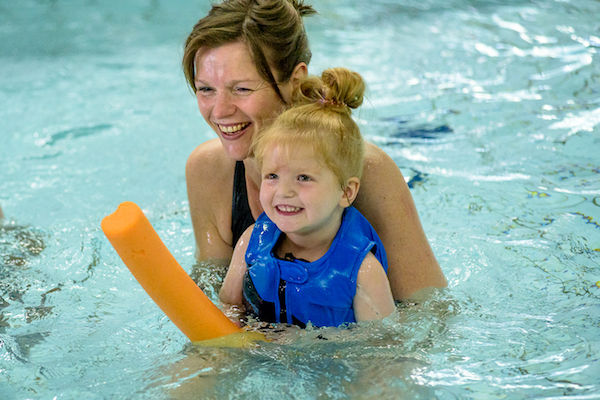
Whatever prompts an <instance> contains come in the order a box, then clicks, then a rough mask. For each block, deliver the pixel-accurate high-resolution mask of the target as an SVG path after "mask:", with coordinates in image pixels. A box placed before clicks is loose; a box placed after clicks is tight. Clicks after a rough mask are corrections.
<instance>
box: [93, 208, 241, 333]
mask: <svg viewBox="0 0 600 400" xmlns="http://www.w3.org/2000/svg"><path fill="white" fill-rule="evenodd" d="M101 227H102V230H103V231H104V234H105V235H106V237H107V238H108V240H109V241H110V243H111V244H112V245H113V247H114V248H115V250H116V251H117V253H118V254H119V256H120V257H121V259H122V260H123V262H124V263H125V265H127V267H128V268H129V270H130V271H131V273H132V274H133V276H134V277H135V279H137V281H138V282H139V283H140V284H141V285H142V287H143V288H144V289H145V290H146V292H148V294H149V295H150V297H151V298H152V300H154V302H155V303H156V304H157V305H158V306H159V307H160V308H161V309H162V310H163V311H164V313H165V314H166V315H167V317H169V319H170V320H171V321H173V323H174V324H175V325H177V327H178V328H179V329H180V330H181V331H182V332H183V333H184V334H185V335H186V336H187V337H188V338H189V339H190V340H191V341H192V342H196V341H201V340H207V339H214V338H218V337H221V336H225V335H229V334H232V333H236V332H241V329H240V328H238V327H237V326H236V325H235V324H234V323H233V322H231V321H230V320H229V319H228V318H227V317H226V316H225V314H223V312H221V310H219V308H217V306H215V305H214V304H213V302H212V301H210V299H209V298H208V297H207V296H206V295H205V294H204V292H202V290H201V289H200V288H199V287H198V286H197V285H196V283H195V282H194V281H193V280H192V278H190V277H189V275H188V274H187V273H186V272H185V271H184V269H183V268H182V267H181V266H180V265H179V263H178V262H177V261H176V260H175V258H174V257H173V255H172V254H171V253H170V252H169V250H168V249H167V247H166V246H165V245H164V243H163V242H162V241H161V240H160V237H158V234H157V233H156V231H155V230H154V228H152V225H151V224H150V221H148V219H147V218H146V216H145V215H144V213H143V212H142V210H141V209H140V208H139V207H138V206H137V204H135V203H132V202H124V203H121V205H119V207H118V208H117V210H116V211H115V212H114V213H113V214H111V215H109V216H107V217H105V218H104V219H103V220H102V223H101Z"/></svg>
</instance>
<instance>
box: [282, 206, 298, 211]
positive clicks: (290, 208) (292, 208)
mask: <svg viewBox="0 0 600 400" xmlns="http://www.w3.org/2000/svg"><path fill="white" fill-rule="evenodd" d="M277 208H279V210H280V211H283V212H296V211H299V210H300V209H299V208H298V207H292V206H278V207H277Z"/></svg>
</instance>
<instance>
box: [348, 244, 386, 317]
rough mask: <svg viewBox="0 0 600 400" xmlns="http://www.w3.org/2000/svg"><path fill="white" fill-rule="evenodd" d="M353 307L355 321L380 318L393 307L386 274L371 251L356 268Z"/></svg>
mask: <svg viewBox="0 0 600 400" xmlns="http://www.w3.org/2000/svg"><path fill="white" fill-rule="evenodd" d="M353 307H354V317H355V318H356V320H357V321H370V320H374V319H382V318H385V317H387V316H388V315H390V314H391V313H392V312H393V311H394V309H395V306H394V298H393V297H392V291H391V289H390V284H389V282H388V279H387V276H386V274H385V271H384V270H383V267H382V266H381V263H380V262H379V260H377V258H375V256H374V255H373V253H369V254H367V256H366V257H365V259H364V260H363V262H362V264H361V266H360V269H359V270H358V277H357V280H356V294H355V295H354V303H353Z"/></svg>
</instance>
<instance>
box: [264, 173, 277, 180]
mask: <svg viewBox="0 0 600 400" xmlns="http://www.w3.org/2000/svg"><path fill="white" fill-rule="evenodd" d="M265 179H266V180H273V179H277V174H266V175H265Z"/></svg>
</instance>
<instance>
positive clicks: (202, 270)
mask: <svg viewBox="0 0 600 400" xmlns="http://www.w3.org/2000/svg"><path fill="white" fill-rule="evenodd" d="M108 3H111V4H108ZM113 3H114V4H113ZM315 5H316V8H317V9H318V11H319V12H320V16H315V17H311V18H307V29H308V31H309V37H310V39H311V47H312V50H313V62H312V64H311V70H312V71H313V72H315V73H316V72H320V71H321V70H322V69H324V68H326V67H329V66H338V65H339V66H347V67H349V68H352V69H355V70H357V71H359V72H360V73H361V74H362V75H363V76H364V77H365V79H366V81H367V83H368V86H369V94H368V100H367V101H366V104H365V105H364V106H363V107H362V108H361V110H360V111H359V112H358V113H357V114H356V116H357V120H358V121H359V123H360V126H361V129H362V130H363V133H364V134H365V136H367V138H368V139H369V140H371V141H373V142H375V143H377V144H379V145H381V146H382V147H384V148H385V149H386V151H387V152H388V153H389V154H390V155H391V156H392V157H393V158H394V160H395V161H396V162H397V164H398V165H399V166H400V167H401V169H402V171H403V172H404V174H405V176H406V178H407V179H408V181H409V184H410V186H411V188H412V194H413V196H414V199H415V202H416V204H417V207H418V210H419V213H420V215H421V218H422V222H423V224H424V226H425V229H426V232H427V234H428V237H429V239H430V242H431V244H432V246H433V249H434V251H435V253H436V256H437V257H438V260H439V261H440V264H441V265H442V268H443V270H444V273H445V274H446V277H447V278H448V281H449V288H448V289H447V290H445V291H442V292H438V293H435V294H433V295H432V297H431V298H430V299H429V300H427V301H424V302H421V303H419V304H401V305H399V306H398V312H397V313H396V314H395V315H393V316H392V317H390V318H389V319H388V320H386V321H384V322H380V323H373V324H366V325H365V326H358V327H356V328H354V329H351V330H339V329H325V330H310V329H309V330H306V331H291V332H287V333H286V334H285V336H284V337H283V338H282V339H280V341H279V342H277V343H269V344H264V345H261V346H259V347H257V348H252V349H247V350H239V349H230V350H214V349H191V348H190V347H189V346H188V345H187V340H186V338H185V337H184V336H183V335H182V334H181V333H180V332H179V331H178V330H177V328H175V326H174V325H173V324H171V323H170V321H169V320H168V319H166V317H165V316H164V315H163V314H162V313H161V312H160V310H159V309H158V308H157V307H156V306H155V305H154V303H153V302H152V301H151V300H150V299H149V298H148V296H147V295H146V294H145V293H144V292H143V290H142V289H141V288H140V286H139V285H138V284H137V282H135V281H134V280H133V278H132V277H131V275H130V273H129V272H128V270H127V269H126V268H125V267H124V266H123V264H122V263H121V261H120V259H119V258H118V256H117V255H116V253H115V252H114V251H113V249H112V248H111V247H110V245H109V244H108V242H107V240H106V239H105V238H104V236H103V234H102V233H101V231H100V228H99V223H100V220H101V219H102V217H103V216H105V215H106V214H108V213H110V212H112V211H113V210H114V209H115V208H116V206H117V205H118V204H119V203H120V202H121V201H124V200H131V201H135V202H137V203H138V204H140V205H141V207H142V208H143V209H144V211H145V212H146V213H147V215H148V217H149V219H150V220H151V222H152V223H153V225H154V226H155V228H156V230H157V232H158V233H159V235H160V236H161V237H162V239H163V240H164V241H165V243H166V244H167V246H168V247H169V249H170V250H171V251H172V252H173V254H174V256H175V257H176V258H177V260H178V261H179V262H180V263H181V264H182V265H183V266H184V267H185V268H186V270H188V271H190V272H191V271H193V272H194V276H195V278H196V279H197V280H198V281H200V283H201V286H202V287H203V288H204V289H205V291H206V293H207V294H208V295H210V296H211V297H212V298H213V300H216V296H215V291H216V290H217V289H218V287H219V284H220V279H221V277H222V274H223V271H220V270H219V269H218V268H215V267H211V266H195V267H194V257H193V251H194V249H193V237H192V236H193V235H192V231H191V224H190V221H189V213H188V208H187V200H186V192H185V177H184V165H185V160H186V157H187V155H188V154H189V153H190V151H191V150H192V149H193V148H194V147H195V146H196V145H197V144H199V143H200V142H202V141H204V140H206V139H209V138H211V137H212V134H211V132H210V131H209V129H208V127H207V126H206V125H205V124H204V122H203V121H202V120H201V117H200V115H199V113H198V111H197V110H196V106H195V101H194V98H193V96H192V95H191V94H190V93H189V91H188V90H187V88H186V85H185V81H184V78H183V74H182V73H181V69H180V66H179V60H180V56H181V53H182V50H181V44H182V42H183V40H184V39H185V37H186V35H187V33H188V31H189V30H190V29H191V27H192V25H193V23H194V22H195V21H196V20H197V18H198V17H199V16H200V15H202V14H204V13H205V12H206V11H207V10H208V2H206V1H195V2H191V1H175V2H167V1H159V0H154V1H142V0H135V1H128V2H118V3H117V2H76V1H60V0H57V1H53V2H42V1H34V0H24V1H20V2H19V3H18V6H16V5H10V6H9V5H8V4H6V3H0V99H1V100H0V101H1V107H0V121H2V122H1V124H0V137H1V141H0V206H1V207H2V209H3V210H4V213H5V215H6V218H5V223H4V225H3V226H2V227H1V228H0V263H1V264H0V268H1V269H0V290H1V291H0V313H1V314H0V398H2V399H24V398H40V399H51V398H59V399H81V398H90V399H94V398H98V399H100V398H168V397H169V396H175V395H181V396H185V395H186V393H188V394H189V393H194V394H195V395H196V396H199V397H204V398H256V399H265V398H282V397H289V398H298V399H305V398H306V399H310V398H331V399H344V398H413V399H414V398H426V399H430V398H439V399H455V398H473V399H487V398H504V397H506V398H558V397H566V398H582V399H583V398H585V399H590V398H600V379H599V378H598V377H599V376H600V367H599V365H600V363H599V362H598V358H599V354H600V335H599V328H600V288H599V287H598V285H600V283H597V282H598V281H600V265H599V264H600V157H599V156H598V154H599V151H598V149H599V148H600V135H599V133H600V67H599V66H598V65H599V61H600V60H599V55H598V52H599V51H600V22H599V20H598V18H597V15H599V14H600V3H598V1H594V0H578V1H574V0H573V1H567V0H562V1H558V0H557V1H502V2H500V1H466V0H460V1H459V0H451V1H441V0H421V1H405V2H398V1H395V0H374V1H371V2H362V1H358V0H343V1H342V0H335V1H334V0H322V1H319V2H315Z"/></svg>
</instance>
